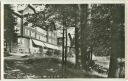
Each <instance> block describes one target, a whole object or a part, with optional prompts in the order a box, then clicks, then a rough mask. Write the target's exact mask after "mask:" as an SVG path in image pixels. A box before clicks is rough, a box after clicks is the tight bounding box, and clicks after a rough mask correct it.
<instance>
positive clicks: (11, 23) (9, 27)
mask: <svg viewBox="0 0 128 81" xmlns="http://www.w3.org/2000/svg"><path fill="white" fill-rule="evenodd" d="M12 12H13V10H12V9H11V6H10V5H8V4H6V5H4V41H5V43H6V46H7V48H8V51H10V52H11V47H12V44H13V43H14V42H16V33H15V30H14V27H15V25H16V22H15V18H14V16H13V14H12Z"/></svg>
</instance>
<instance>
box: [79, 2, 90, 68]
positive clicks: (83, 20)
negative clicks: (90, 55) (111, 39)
mask: <svg viewBox="0 0 128 81" xmlns="http://www.w3.org/2000/svg"><path fill="white" fill-rule="evenodd" d="M87 7H88V5H87V4H84V5H82V4H81V5H79V10H80V30H81V38H80V39H81V63H82V67H83V69H86V70H87V65H86V64H87V61H88V60H87V55H86V50H87V39H86V38H87V32H86V31H87Z"/></svg>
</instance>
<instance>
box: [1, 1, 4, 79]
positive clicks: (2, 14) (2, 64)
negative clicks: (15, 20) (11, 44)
mask: <svg viewBox="0 0 128 81" xmlns="http://www.w3.org/2000/svg"><path fill="white" fill-rule="evenodd" d="M3 9H4V8H3V4H2V2H1V79H3V71H4V69H3V66H4V63H3V62H4V54H3V47H4V45H3V44H4V41H3V39H4V34H3V32H4V31H3V30H4V24H3V23H4V13H3V12H4V11H3Z"/></svg>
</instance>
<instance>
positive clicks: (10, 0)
mask: <svg viewBox="0 0 128 81" xmlns="http://www.w3.org/2000/svg"><path fill="white" fill-rule="evenodd" d="M100 3H101V4H121V3H124V4H125V60H126V61H125V70H126V67H128V63H127V62H128V60H127V59H126V58H128V55H127V54H128V51H126V50H127V48H128V46H127V43H126V41H127V39H128V28H127V26H128V23H127V22H128V10H127V9H128V1H127V0H1V80H10V81H12V80H13V81H14V80H30V79H4V76H3V73H4V58H3V57H4V54H3V46H4V41H3V39H4V34H3V33H4V31H3V29H4V20H3V19H4V4H100ZM125 77H127V79H128V70H126V71H125ZM89 79H91V80H93V81H99V80H104V81H107V80H109V81H113V80H114V81H115V80H116V81H124V79H121V78H120V79H119V78H103V79H102V78H70V79H62V78H61V79H31V80H33V81H35V80H36V81H37V80H39V81H40V80H48V81H53V80H55V81H57V80H59V81H60V80H61V81H62V80H63V81H65V80H66V81H70V80H73V81H78V80H80V81H84V80H86V81H89Z"/></svg>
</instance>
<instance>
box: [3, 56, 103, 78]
mask: <svg viewBox="0 0 128 81" xmlns="http://www.w3.org/2000/svg"><path fill="white" fill-rule="evenodd" d="M70 60H71V59H70ZM72 61H73V60H72ZM4 67H5V70H4V71H5V74H4V77H5V78H6V79H16V78H17V79H26V78H38V79H39V78H98V77H104V76H102V75H103V74H102V75H100V74H98V73H97V72H96V71H92V72H87V71H84V70H83V69H78V68H75V64H74V63H73V62H71V61H68V62H67V64H66V70H65V71H62V61H61V59H58V58H55V57H45V58H31V59H28V58H26V57H25V58H21V57H14V56H10V57H5V66H4Z"/></svg>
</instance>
